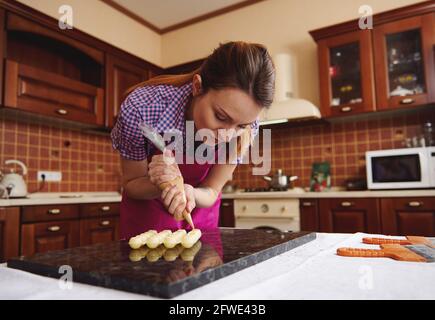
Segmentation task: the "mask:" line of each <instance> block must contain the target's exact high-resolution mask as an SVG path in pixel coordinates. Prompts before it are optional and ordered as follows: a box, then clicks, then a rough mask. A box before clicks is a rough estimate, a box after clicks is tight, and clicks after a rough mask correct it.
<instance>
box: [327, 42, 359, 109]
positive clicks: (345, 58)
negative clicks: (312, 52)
mask: <svg viewBox="0 0 435 320" xmlns="http://www.w3.org/2000/svg"><path fill="white" fill-rule="evenodd" d="M359 50H360V47H359V43H358V42H352V43H348V44H345V45H341V46H338V47H332V48H330V49H329V54H330V61H331V65H330V67H329V76H330V79H331V89H332V98H331V106H339V105H343V104H349V103H358V102H362V98H361V97H362V90H361V65H360V54H359Z"/></svg>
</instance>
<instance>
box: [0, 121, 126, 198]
mask: <svg viewBox="0 0 435 320" xmlns="http://www.w3.org/2000/svg"><path fill="white" fill-rule="evenodd" d="M8 159H17V160H20V161H22V162H24V163H25V164H26V165H27V167H28V169H29V173H28V175H27V177H25V180H26V182H27V184H28V190H29V192H33V191H35V190H37V188H38V187H39V185H40V184H39V183H37V171H38V170H49V171H61V172H62V181H61V182H46V183H45V187H44V188H43V189H42V190H41V192H77V191H81V192H85V191H119V189H120V187H119V185H120V167H119V155H118V153H117V152H115V151H114V150H112V144H111V141H110V137H109V136H108V135H99V134H91V133H83V132H80V131H79V130H73V129H59V128H56V127H54V126H50V125H40V124H34V123H31V122H22V121H19V120H18V119H15V120H14V119H12V120H11V119H6V118H4V117H1V116H0V167H4V161H5V160H8Z"/></svg>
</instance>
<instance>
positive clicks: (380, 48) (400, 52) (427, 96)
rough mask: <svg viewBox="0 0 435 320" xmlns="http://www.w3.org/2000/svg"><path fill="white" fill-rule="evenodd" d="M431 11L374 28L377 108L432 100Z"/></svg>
mask: <svg viewBox="0 0 435 320" xmlns="http://www.w3.org/2000/svg"><path fill="white" fill-rule="evenodd" d="M434 20H435V19H434V14H433V13H430V14H426V15H421V16H417V17H412V18H408V19H403V20H399V21H394V22H390V23H386V24H383V25H380V26H376V27H375V28H374V54H375V69H376V96H377V106H378V109H388V108H397V107H401V106H406V105H411V106H412V105H422V104H427V103H430V102H433V101H435V96H434V94H435V92H434V91H435V69H434V68H435V65H434V56H433V45H434V37H435V36H434V34H435V31H434V30H435V22H434Z"/></svg>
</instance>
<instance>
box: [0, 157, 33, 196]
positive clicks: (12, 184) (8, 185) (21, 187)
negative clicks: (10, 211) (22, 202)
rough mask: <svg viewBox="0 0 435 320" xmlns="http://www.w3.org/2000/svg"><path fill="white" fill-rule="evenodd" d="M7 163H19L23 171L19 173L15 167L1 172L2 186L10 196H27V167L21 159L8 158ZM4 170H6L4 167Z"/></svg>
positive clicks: (0, 183) (0, 184) (0, 185)
mask: <svg viewBox="0 0 435 320" xmlns="http://www.w3.org/2000/svg"><path fill="white" fill-rule="evenodd" d="M5 164H7V165H8V164H18V165H19V166H20V167H21V168H22V170H23V173H22V175H21V174H18V173H16V172H15V170H14V169H9V172H8V173H4V172H1V175H2V178H1V181H0V188H1V189H6V190H7V193H8V196H9V198H19V197H26V196H27V185H26V182H25V181H24V178H23V176H25V175H26V174H27V167H26V166H25V164H24V163H22V162H21V161H19V160H6V161H5ZM3 171H6V170H5V169H3Z"/></svg>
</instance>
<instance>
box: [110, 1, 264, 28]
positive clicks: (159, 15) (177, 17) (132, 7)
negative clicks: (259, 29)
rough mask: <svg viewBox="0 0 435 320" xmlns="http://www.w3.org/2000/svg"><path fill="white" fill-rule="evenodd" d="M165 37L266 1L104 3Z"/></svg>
mask: <svg viewBox="0 0 435 320" xmlns="http://www.w3.org/2000/svg"><path fill="white" fill-rule="evenodd" d="M102 1H103V2H105V3H106V4H108V5H111V6H112V7H114V8H115V9H118V10H119V11H121V12H123V13H124V14H127V15H128V16H130V17H131V18H133V19H135V20H137V21H139V22H141V23H143V24H145V25H147V26H148V27H150V28H151V29H153V30H154V31H157V32H159V33H165V32H168V31H172V30H174V29H178V28H180V27H184V26H186V25H189V24H193V23H196V22H198V21H201V20H205V19H207V18H210V17H212V16H215V15H218V14H223V13H226V12H228V11H232V10H235V9H238V8H241V7H244V6H246V5H250V4H254V3H257V2H260V1H263V0H102Z"/></svg>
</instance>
